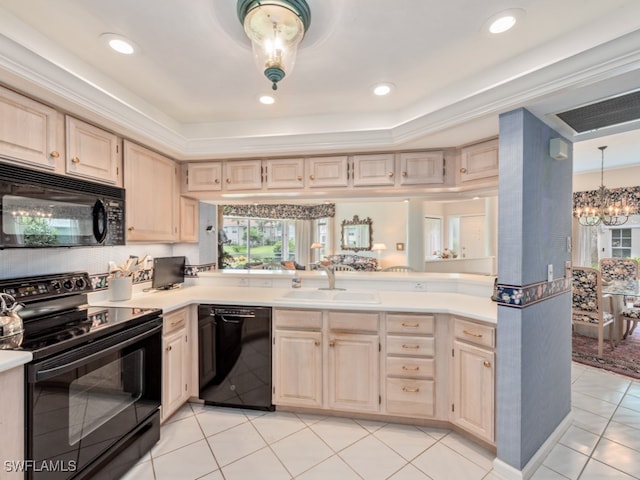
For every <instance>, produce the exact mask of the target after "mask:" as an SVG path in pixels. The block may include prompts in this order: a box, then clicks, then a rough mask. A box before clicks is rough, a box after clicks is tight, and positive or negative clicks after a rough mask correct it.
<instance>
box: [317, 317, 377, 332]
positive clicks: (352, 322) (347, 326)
mask: <svg viewBox="0 0 640 480" xmlns="http://www.w3.org/2000/svg"><path fill="white" fill-rule="evenodd" d="M378 318H379V317H378V314H377V313H364V312H329V329H330V330H349V331H351V330H356V331H359V332H361V331H365V332H377V331H378Z"/></svg>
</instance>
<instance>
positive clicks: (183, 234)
mask: <svg viewBox="0 0 640 480" xmlns="http://www.w3.org/2000/svg"><path fill="white" fill-rule="evenodd" d="M198 206H199V203H198V200H195V199H193V198H188V197H180V241H181V242H186V243H196V242H197V241H198V226H199V223H200V222H199V209H198Z"/></svg>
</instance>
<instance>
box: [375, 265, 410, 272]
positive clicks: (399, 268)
mask: <svg viewBox="0 0 640 480" xmlns="http://www.w3.org/2000/svg"><path fill="white" fill-rule="evenodd" d="M382 271H383V272H415V269H414V268H411V267H409V266H408V265H393V266H391V267H385V268H383V269H382Z"/></svg>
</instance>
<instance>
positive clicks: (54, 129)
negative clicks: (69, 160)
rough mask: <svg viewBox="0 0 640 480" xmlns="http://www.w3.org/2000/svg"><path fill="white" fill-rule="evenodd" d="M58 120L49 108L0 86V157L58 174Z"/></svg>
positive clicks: (60, 139) (60, 125) (60, 123)
mask: <svg viewBox="0 0 640 480" xmlns="http://www.w3.org/2000/svg"><path fill="white" fill-rule="evenodd" d="M62 118H63V117H62V115H61V114H60V113H58V112H57V111H56V110H54V109H53V108H50V107H48V106H46V105H43V104H41V103H38V102H36V101H34V100H31V99H30V98H27V97H24V96H22V95H19V94H17V93H15V92H12V91H11V90H7V89H5V88H1V87H0V155H1V156H2V157H6V158H8V159H10V160H14V161H16V162H19V163H23V164H27V165H30V166H34V167H38V168H45V169H47V170H51V171H57V172H58V173H62V171H61V170H62V169H61V168H60V165H61V164H62V159H63V157H64V150H63V148H64V133H63V131H64V130H63V129H64V125H63V120H62Z"/></svg>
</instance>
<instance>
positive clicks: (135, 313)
mask: <svg viewBox="0 0 640 480" xmlns="http://www.w3.org/2000/svg"><path fill="white" fill-rule="evenodd" d="M89 291H91V284H90V281H89V277H88V275H87V274H86V273H78V272H74V273H69V274H58V275H48V276H38V277H25V278H19V279H15V280H2V281H0V292H3V293H8V294H10V295H12V296H14V297H15V298H16V300H17V301H20V302H21V303H23V304H24V305H25V307H24V308H23V309H22V310H20V311H19V312H18V314H19V315H20V317H21V318H22V320H23V324H24V333H23V336H22V343H21V345H20V347H19V348H17V349H16V350H23V351H28V352H32V354H33V358H34V360H35V359H39V358H44V357H48V356H50V355H53V354H56V353H60V352H63V351H65V350H68V349H70V348H73V347H75V346H77V345H82V344H86V343H89V342H92V341H94V340H96V339H98V338H102V337H104V336H106V335H111V334H113V333H116V332H119V331H121V330H124V329H126V328H129V327H133V326H136V325H139V324H142V323H144V322H147V321H150V320H152V319H157V318H158V317H160V315H161V313H162V311H161V310H160V309H155V308H131V307H107V308H103V307H90V306H89V305H88V303H87V292H89Z"/></svg>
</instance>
